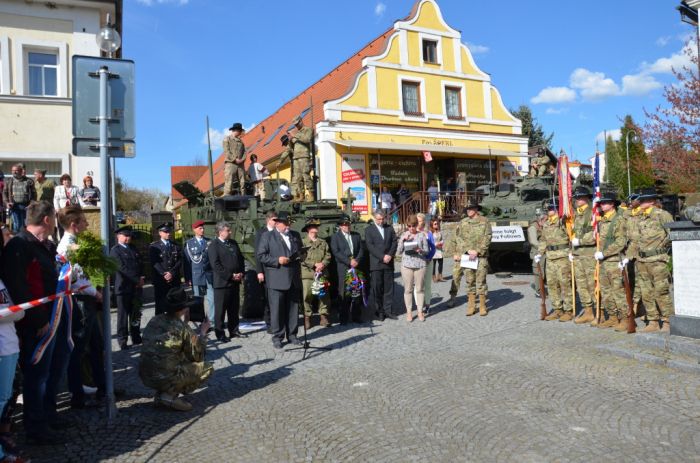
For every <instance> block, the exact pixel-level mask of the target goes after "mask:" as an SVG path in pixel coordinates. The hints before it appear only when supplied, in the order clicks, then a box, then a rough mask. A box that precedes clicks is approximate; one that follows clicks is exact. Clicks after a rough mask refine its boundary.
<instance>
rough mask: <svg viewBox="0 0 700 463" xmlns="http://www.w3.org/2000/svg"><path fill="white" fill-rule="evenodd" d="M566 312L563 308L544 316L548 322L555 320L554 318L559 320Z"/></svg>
mask: <svg viewBox="0 0 700 463" xmlns="http://www.w3.org/2000/svg"><path fill="white" fill-rule="evenodd" d="M563 314H564V312H563V311H562V310H561V309H557V310H553V311H552V313H550V314H549V315H547V316H546V317H544V319H545V320H546V321H548V322H551V321H554V320H559V318H560V317H561V316H562V315H563Z"/></svg>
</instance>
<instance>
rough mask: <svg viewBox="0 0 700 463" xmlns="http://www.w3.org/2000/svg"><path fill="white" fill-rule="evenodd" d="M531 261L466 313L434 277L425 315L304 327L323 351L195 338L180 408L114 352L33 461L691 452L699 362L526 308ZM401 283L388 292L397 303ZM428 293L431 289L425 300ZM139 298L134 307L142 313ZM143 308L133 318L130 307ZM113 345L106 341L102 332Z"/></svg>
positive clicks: (698, 437)
mask: <svg viewBox="0 0 700 463" xmlns="http://www.w3.org/2000/svg"><path fill="white" fill-rule="evenodd" d="M530 281H531V277H530V276H523V275H520V276H519V275H516V276H514V277H513V278H510V279H497V278H495V277H494V276H492V275H490V276H489V288H490V290H491V293H490V302H489V306H490V308H491V311H490V312H489V314H488V316H487V317H479V316H478V315H477V316H473V317H469V318H467V317H465V315H464V313H465V299H466V297H465V296H464V295H462V296H461V297H460V298H459V299H458V302H459V304H460V305H459V306H458V307H456V308H454V309H448V308H447V307H446V301H447V299H446V295H447V291H448V289H449V282H448V283H439V284H433V293H434V299H433V303H434V311H433V314H432V315H431V316H430V317H429V318H428V319H427V321H426V322H425V323H421V322H419V321H417V320H416V321H414V322H413V323H410V324H409V323H407V322H406V320H405V318H399V320H397V321H391V320H387V321H385V322H383V323H379V322H373V323H366V324H364V325H350V326H347V327H346V326H340V325H335V326H334V327H333V328H329V329H322V328H313V329H312V331H311V332H310V340H311V342H312V344H313V345H315V346H328V347H332V348H333V350H332V351H330V352H320V351H315V352H311V353H310V355H309V357H308V358H307V359H306V360H303V361H302V353H301V352H300V351H290V350H289V348H288V347H287V348H286V349H285V350H284V351H283V352H276V351H275V350H274V349H273V348H272V344H271V342H270V339H269V336H267V335H266V334H264V333H255V334H253V335H251V336H250V337H248V338H247V339H243V340H236V341H234V342H231V343H228V344H224V345H220V344H214V343H211V344H210V348H211V350H210V359H211V360H214V361H215V362H216V371H215V373H214V376H213V378H212V380H211V381H210V383H209V385H208V387H207V388H205V389H202V390H200V391H198V392H196V393H194V394H192V395H191V396H189V398H188V400H190V401H191V402H192V403H193V404H194V410H193V411H191V412H187V413H181V412H172V411H167V410H160V409H155V408H154V407H153V405H152V398H151V397H152V394H151V392H150V391H149V390H147V389H146V388H144V387H143V385H142V384H141V383H140V381H139V379H138V376H137V374H136V370H135V367H136V365H137V359H138V352H137V350H132V351H128V352H116V353H115V367H116V373H115V378H116V379H115V381H116V384H117V386H119V387H122V388H125V389H126V390H127V396H126V397H125V398H123V399H122V400H120V401H119V402H118V406H119V414H118V416H117V418H116V420H115V422H114V423H113V424H112V425H109V426H108V425H105V424H103V423H104V421H103V420H104V418H103V417H102V416H101V415H100V414H99V412H98V411H95V410H85V411H80V412H69V411H66V412H65V413H66V415H69V416H70V415H72V416H76V417H78V418H79V420H80V426H79V428H78V429H76V430H73V431H72V432H71V434H70V443H69V444H66V445H64V446H61V447H55V448H43V449H39V448H35V449H31V450H30V453H31V456H32V457H34V461H81V462H82V461H98V460H100V461H134V462H143V461H155V462H181V461H200V460H206V461H222V462H229V461H231V462H233V461H241V462H268V461H275V462H288V461H289V462H306V461H358V462H366V461H380V462H388V461H392V462H407V461H430V462H442V461H444V462H455V461H460V462H462V461H488V462H492V461H513V462H545V461H553V462H554V461H557V462H559V461H561V462H564V461H574V462H576V461H580V462H599V461H615V462H623V461H634V462H637V461H645V462H656V461H658V462H690V461H700V457H699V455H700V400H698V399H699V398H700V376H698V375H692V374H688V373H682V372H678V371H675V370H670V369H667V368H665V367H659V366H650V365H645V364H640V363H638V362H635V361H633V360H627V359H623V358H618V357H614V356H609V355H605V354H601V353H600V352H598V351H597V350H596V349H595V346H597V345H600V344H606V343H612V342H618V341H620V340H621V339H623V337H624V336H625V335H624V334H620V333H614V332H612V331H611V330H600V329H595V328H590V327H581V326H576V325H574V324H573V323H559V322H541V321H539V319H538V311H539V300H538V299H536V298H535V297H534V294H533V292H532V290H531V289H530V286H529V282H530ZM400 291H401V290H400V288H397V293H396V296H397V297H396V301H397V305H399V306H401V307H402V306H403V304H402V303H401V302H400V301H401V294H400ZM436 301H438V303H437V304H435V302H436ZM151 315H152V311H149V312H147V317H145V318H148V317H149V316H151ZM145 321H146V320H144V323H145ZM115 347H116V345H115Z"/></svg>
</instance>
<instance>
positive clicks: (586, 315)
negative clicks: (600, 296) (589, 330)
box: [574, 307, 595, 325]
mask: <svg viewBox="0 0 700 463" xmlns="http://www.w3.org/2000/svg"><path fill="white" fill-rule="evenodd" d="M594 319H595V317H594V316H593V307H584V308H583V313H582V314H581V315H579V316H578V317H577V318H576V320H574V323H576V324H577V325H580V324H582V323H590V322H592V321H593V320H594Z"/></svg>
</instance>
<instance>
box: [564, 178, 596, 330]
mask: <svg viewBox="0 0 700 463" xmlns="http://www.w3.org/2000/svg"><path fill="white" fill-rule="evenodd" d="M592 197H593V196H592V194H591V192H590V190H589V189H588V188H587V187H585V186H579V187H576V189H575V190H574V193H573V195H572V198H573V199H574V207H575V208H576V209H575V210H574V227H573V234H572V236H571V247H572V250H571V254H570V256H569V260H572V259H573V262H574V280H576V293H577V294H578V298H579V301H581V307H582V308H583V312H582V313H581V315H579V316H578V317H576V319H575V320H574V323H577V324H582V323H590V322H592V321H594V320H595V316H594V315H593V298H594V297H595V259H594V258H593V254H595V234H594V233H593V226H592V225H591V221H592V219H593V209H592V208H591V198H592Z"/></svg>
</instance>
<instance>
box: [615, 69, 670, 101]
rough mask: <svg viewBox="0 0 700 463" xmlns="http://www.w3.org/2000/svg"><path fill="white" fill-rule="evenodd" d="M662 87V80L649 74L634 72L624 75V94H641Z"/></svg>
mask: <svg viewBox="0 0 700 463" xmlns="http://www.w3.org/2000/svg"><path fill="white" fill-rule="evenodd" d="M657 88H661V82H659V81H658V80H656V79H655V78H654V76H650V75H648V74H643V73H642V74H632V75H626V76H623V77H622V94H623V95H632V96H641V95H646V94H647V93H649V92H651V91H652V90H656V89H657Z"/></svg>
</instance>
